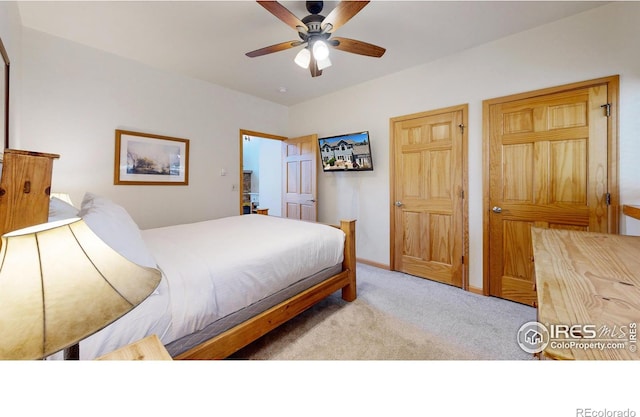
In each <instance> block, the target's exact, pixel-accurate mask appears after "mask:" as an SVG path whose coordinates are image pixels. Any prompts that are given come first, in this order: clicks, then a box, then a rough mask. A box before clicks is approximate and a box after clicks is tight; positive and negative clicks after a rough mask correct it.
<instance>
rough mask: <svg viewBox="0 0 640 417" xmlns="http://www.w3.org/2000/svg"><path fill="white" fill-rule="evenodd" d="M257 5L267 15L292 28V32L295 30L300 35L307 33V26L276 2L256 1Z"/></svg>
mask: <svg viewBox="0 0 640 417" xmlns="http://www.w3.org/2000/svg"><path fill="white" fill-rule="evenodd" d="M258 3H259V4H260V5H261V6H262V7H264V8H265V9H267V10H268V11H269V13H271V14H272V15H274V16H275V17H277V18H278V19H280V20H282V21H283V22H284V23H286V24H287V25H288V26H290V27H291V28H293V30H297V31H298V32H302V33H306V32H307V31H308V28H307V25H305V24H304V23H303V22H302V20H300V19H298V18H297V17H296V15H294V14H293V13H291V12H290V11H289V10H288V9H287V8H286V7H284V6H283V5H282V4H280V3H278V2H277V1H258Z"/></svg>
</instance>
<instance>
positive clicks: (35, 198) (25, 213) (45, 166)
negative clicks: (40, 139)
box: [0, 149, 60, 236]
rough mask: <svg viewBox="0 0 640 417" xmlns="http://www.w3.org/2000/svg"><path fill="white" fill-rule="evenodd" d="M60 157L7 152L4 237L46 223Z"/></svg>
mask: <svg viewBox="0 0 640 417" xmlns="http://www.w3.org/2000/svg"><path fill="white" fill-rule="evenodd" d="M59 157H60V155H56V154H47V153H41V152H31V151H21V150H16V149H5V150H4V158H3V161H2V178H0V236H2V235H4V234H5V233H8V232H12V231H14V230H18V229H22V228H25V227H29V226H33V225H36V224H40V223H46V222H47V221H48V219H49V195H50V194H51V174H52V171H53V160H54V159H57V158H59Z"/></svg>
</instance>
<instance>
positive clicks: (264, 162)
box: [240, 130, 287, 216]
mask: <svg viewBox="0 0 640 417" xmlns="http://www.w3.org/2000/svg"><path fill="white" fill-rule="evenodd" d="M286 139H287V138H285V137H280V136H275V135H269V134H265V133H260V132H253V131H248V130H240V157H241V158H240V191H241V192H240V213H241V214H250V213H260V214H268V215H271V216H281V213H282V141H283V140H286Z"/></svg>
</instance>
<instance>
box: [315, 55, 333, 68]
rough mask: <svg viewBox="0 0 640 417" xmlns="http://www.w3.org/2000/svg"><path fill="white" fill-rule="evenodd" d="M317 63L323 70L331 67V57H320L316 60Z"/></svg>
mask: <svg viewBox="0 0 640 417" xmlns="http://www.w3.org/2000/svg"><path fill="white" fill-rule="evenodd" d="M316 63H317V65H318V69H319V70H320V71H322V70H323V69H325V68H329V67H330V66H331V60H330V59H329V57H326V58H325V59H320V60H318V61H316Z"/></svg>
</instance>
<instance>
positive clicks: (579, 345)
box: [531, 227, 640, 359]
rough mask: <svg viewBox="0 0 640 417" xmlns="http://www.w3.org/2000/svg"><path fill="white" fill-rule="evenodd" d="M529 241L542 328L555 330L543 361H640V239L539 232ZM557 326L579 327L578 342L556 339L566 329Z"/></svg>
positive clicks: (534, 230)
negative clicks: (639, 346)
mask: <svg viewBox="0 0 640 417" xmlns="http://www.w3.org/2000/svg"><path fill="white" fill-rule="evenodd" d="M531 235H532V240H533V250H534V260H535V272H536V288H537V297H538V322H540V323H542V324H543V325H545V326H546V327H547V328H548V329H552V330H550V340H549V343H548V344H547V347H546V348H545V350H544V354H545V356H548V357H551V358H555V359H640V354H639V353H638V351H637V349H636V347H637V344H638V343H637V342H636V339H635V337H636V331H637V328H636V327H637V325H638V324H639V323H640V237H638V236H622V235H613V234H601V233H589V232H580V231H569V230H557V229H540V228H535V227H534V228H532V230H531ZM558 325H566V326H567V327H569V326H573V325H577V326H575V327H573V330H571V328H569V332H571V331H573V332H574V336H576V334H577V336H578V337H577V338H576V337H571V335H570V334H569V335H567V333H561V334H558V335H556V334H554V331H555V330H558V329H559V330H560V331H562V330H563V329H564V330H566V328H567V327H562V326H558ZM580 335H582V336H583V337H582V338H580V337H579V336H580ZM554 336H555V337H554ZM567 336H568V337H567ZM558 342H575V345H574V346H570V345H567V344H566V343H564V344H563V343H558ZM611 343H615V344H617V345H618V344H620V343H622V345H618V347H617V348H614V347H612V345H611ZM621 346H624V347H621Z"/></svg>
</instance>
